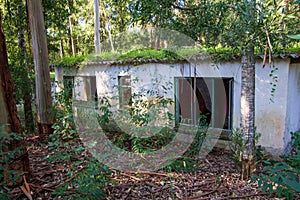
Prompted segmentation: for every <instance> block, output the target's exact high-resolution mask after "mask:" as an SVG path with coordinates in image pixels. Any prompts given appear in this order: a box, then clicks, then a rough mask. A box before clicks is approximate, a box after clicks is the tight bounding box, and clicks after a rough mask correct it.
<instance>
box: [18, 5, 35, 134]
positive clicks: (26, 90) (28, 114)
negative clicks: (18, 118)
mask: <svg viewBox="0 0 300 200" xmlns="http://www.w3.org/2000/svg"><path fill="white" fill-rule="evenodd" d="M19 3H20V7H19V8H18V13H19V14H22V10H23V9H24V4H23V0H19ZM18 32H19V37H18V46H19V49H20V59H21V62H20V63H21V65H22V66H21V69H22V70H24V71H23V73H22V74H23V77H22V78H23V81H24V84H23V86H22V91H23V108H24V113H25V127H26V130H27V131H29V132H33V131H34V122H33V111H32V105H31V98H32V97H31V94H32V91H31V83H30V80H29V78H28V75H29V68H28V65H27V61H26V60H27V53H26V43H25V36H24V27H23V25H19V30H18Z"/></svg>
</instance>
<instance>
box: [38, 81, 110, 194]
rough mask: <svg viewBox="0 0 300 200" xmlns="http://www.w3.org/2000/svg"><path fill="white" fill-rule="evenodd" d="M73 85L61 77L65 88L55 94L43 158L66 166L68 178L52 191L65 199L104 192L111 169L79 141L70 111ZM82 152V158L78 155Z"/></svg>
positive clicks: (108, 181)
mask: <svg viewBox="0 0 300 200" xmlns="http://www.w3.org/2000/svg"><path fill="white" fill-rule="evenodd" d="M68 81H70V82H68ZM72 86H73V82H72V81H71V80H68V79H67V80H64V90H62V91H61V92H59V93H57V94H56V96H55V97H56V104H55V108H56V122H55V123H54V125H53V128H54V132H53V134H51V135H50V138H49V139H50V140H49V142H48V145H49V149H50V151H51V153H50V154H49V155H47V156H46V157H45V158H44V159H45V160H47V161H49V162H63V163H65V164H66V165H67V166H68V168H66V169H65V172H66V173H67V175H68V176H69V178H70V181H67V182H65V183H63V184H61V185H59V187H57V188H56V190H55V191H54V192H53V195H56V196H63V197H66V198H68V199H69V198H71V199H98V198H102V197H104V196H105V191H104V186H106V185H107V184H108V183H110V179H109V175H110V174H111V172H110V170H109V169H108V168H107V167H106V166H105V165H104V164H102V163H100V162H98V161H97V160H95V159H92V158H90V157H89V156H88V155H86V153H85V151H86V149H85V147H83V146H82V145H81V144H79V142H78V135H77V131H76V130H75V129H74V121H73V120H74V119H73V113H72V88H73V87H72ZM82 155H85V158H84V159H79V157H82ZM74 191H75V192H74Z"/></svg>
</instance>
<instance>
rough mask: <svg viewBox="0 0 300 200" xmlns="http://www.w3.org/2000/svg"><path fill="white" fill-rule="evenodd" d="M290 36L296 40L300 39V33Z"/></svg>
mask: <svg viewBox="0 0 300 200" xmlns="http://www.w3.org/2000/svg"><path fill="white" fill-rule="evenodd" d="M288 37H289V38H292V39H295V40H300V34H297V35H288Z"/></svg>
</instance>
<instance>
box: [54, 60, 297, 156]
mask: <svg viewBox="0 0 300 200" xmlns="http://www.w3.org/2000/svg"><path fill="white" fill-rule="evenodd" d="M289 63H290V60H289V59H278V60H275V62H274V67H273V66H272V67H270V66H268V65H266V66H265V67H264V68H263V67H262V62H261V61H257V63H256V76H255V81H256V90H255V92H256V96H255V103H256V106H255V110H256V116H255V122H256V126H257V132H258V133H261V134H262V136H261V138H260V140H259V144H260V145H262V146H264V147H266V148H267V149H268V150H269V151H271V152H272V153H273V154H276V155H279V154H281V153H283V150H284V148H285V147H286V145H287V144H288V142H289V141H290V137H289V132H290V131H296V130H298V129H300V117H299V113H300V103H299V102H300V101H299V97H300V81H299V80H300V66H299V64H292V65H291V66H289ZM275 68H276V69H277V68H278V69H277V70H275V71H274V73H273V76H272V77H271V76H270V73H271V71H272V70H274V69H275ZM194 69H196V71H194ZM60 73H61V72H60ZM195 73H196V76H197V77H228V78H233V79H234V85H233V90H234V91H233V127H234V128H237V127H239V125H240V107H241V103H240V94H241V64H240V62H237V61H236V62H226V63H219V64H217V65H214V64H212V62H211V61H210V60H204V61H203V62H202V63H201V64H198V65H196V67H195V65H194V64H187V63H186V64H143V65H139V66H105V65H102V66H96V65H88V66H86V67H84V68H83V69H82V70H81V71H79V73H78V75H80V76H94V75H95V76H96V82H97V91H98V96H99V97H101V96H106V97H110V98H112V97H118V89H117V87H116V86H117V85H118V76H122V75H131V81H132V93H140V92H143V91H145V90H153V91H156V92H157V93H158V94H160V95H164V96H166V97H169V98H174V77H193V76H194V74H195ZM68 74H69V75H72V74H73V75H75V73H74V72H69V73H68ZM56 75H57V74H56ZM274 76H277V77H278V79H277V81H278V82H275V80H274V79H273V77H274ZM270 83H276V86H275V87H274V88H275V93H274V95H275V96H274V97H273V98H272V96H271V90H272V86H271V84H270ZM162 86H164V87H166V88H169V89H168V90H165V89H164V87H162ZM270 99H272V100H270ZM112 102H113V104H118V99H117V98H113V101H112Z"/></svg>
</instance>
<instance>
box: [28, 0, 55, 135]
mask: <svg viewBox="0 0 300 200" xmlns="http://www.w3.org/2000/svg"><path fill="white" fill-rule="evenodd" d="M28 11H29V21H30V30H31V37H32V52H33V59H34V69H35V84H36V108H37V125H38V130H39V135H40V137H41V138H42V139H43V138H45V137H48V135H49V134H51V133H52V132H53V129H52V128H51V126H52V124H53V112H52V97H51V84H50V71H49V54H48V47H47V39H46V31H45V25H44V16H43V7H42V2H41V1H40V0H28Z"/></svg>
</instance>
